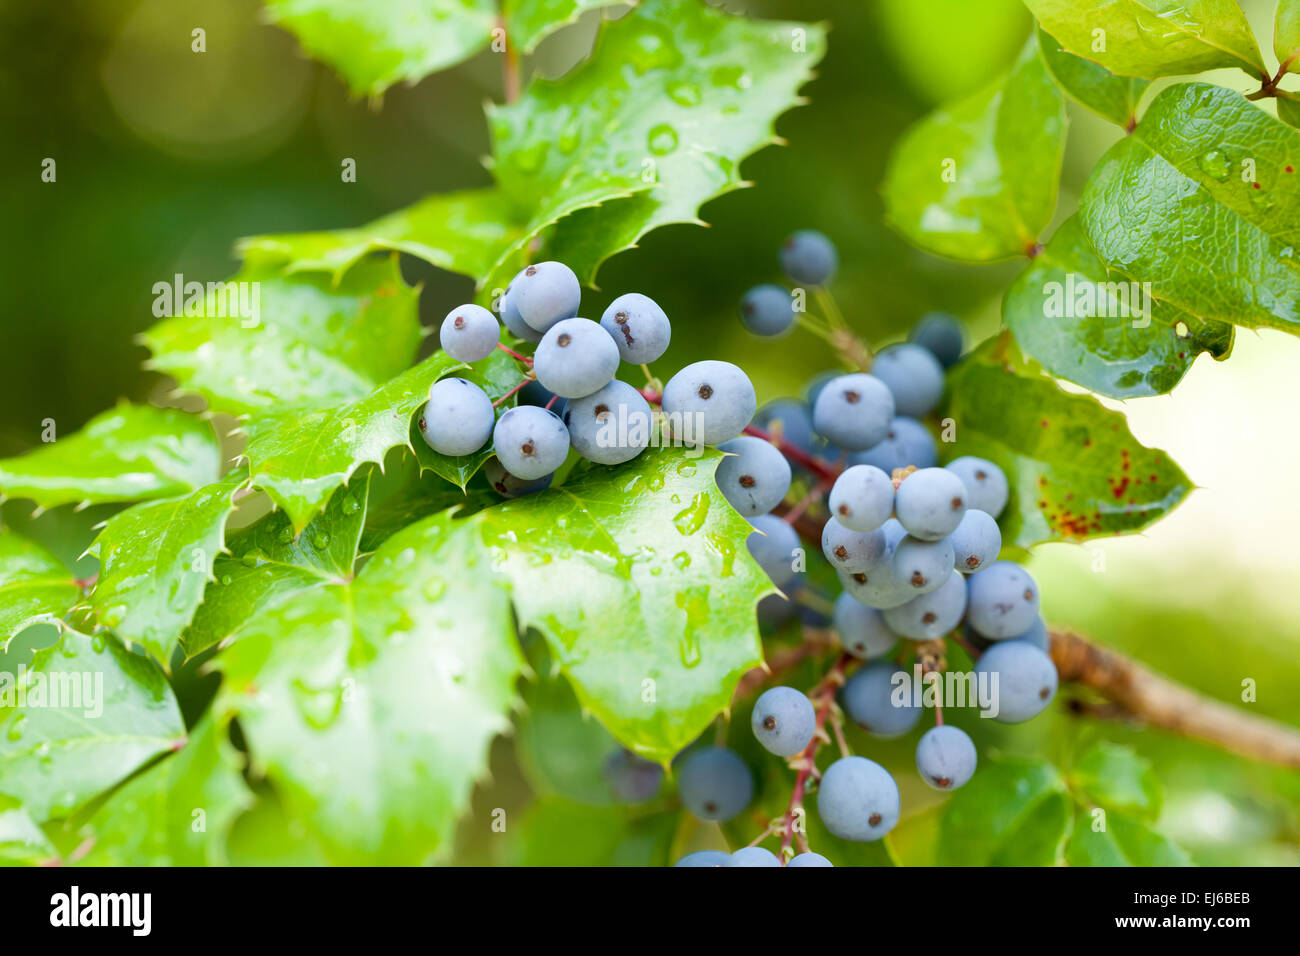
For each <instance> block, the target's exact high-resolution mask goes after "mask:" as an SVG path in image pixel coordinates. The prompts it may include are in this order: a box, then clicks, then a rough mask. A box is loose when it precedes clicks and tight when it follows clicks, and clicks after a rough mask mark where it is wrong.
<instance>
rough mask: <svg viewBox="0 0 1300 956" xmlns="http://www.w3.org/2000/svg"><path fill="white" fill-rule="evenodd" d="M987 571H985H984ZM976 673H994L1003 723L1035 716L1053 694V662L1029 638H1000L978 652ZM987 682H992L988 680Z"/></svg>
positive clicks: (995, 717)
mask: <svg viewBox="0 0 1300 956" xmlns="http://www.w3.org/2000/svg"><path fill="white" fill-rule="evenodd" d="M985 573H987V572H985ZM975 674H976V676H977V678H978V677H979V676H980V675H990V676H988V677H987V678H986V679H988V680H990V681H991V680H992V678H991V675H993V674H996V675H997V689H996V701H997V711H998V712H997V713H996V714H995V715H994V719H995V720H998V721H1001V722H1002V723H1004V724H1020V723H1024V722H1025V721H1026V720H1029V719H1030V718H1031V717H1036V716H1038V714H1040V713H1041V712H1042V711H1043V708H1045V707H1046V706H1047V705H1048V704H1050V703H1051V702H1052V698H1053V697H1054V696H1056V682H1057V675H1056V666H1055V665H1054V664H1053V663H1052V659H1051V658H1050V657H1048V656H1047V655H1046V654H1044V653H1043V652H1042V651H1040V650H1039V649H1038V648H1037V647H1035V646H1034V645H1033V644H1030V643H1029V642H1028V641H1015V640H1012V641H999V642H998V643H996V644H994V645H993V646H992V647H990V648H989V649H988V650H987V651H985V652H984V653H983V654H981V655H980V659H979V660H978V661H976V662H975ZM990 686H992V685H991V684H990Z"/></svg>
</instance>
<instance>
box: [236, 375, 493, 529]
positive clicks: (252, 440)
mask: <svg viewBox="0 0 1300 956" xmlns="http://www.w3.org/2000/svg"><path fill="white" fill-rule="evenodd" d="M465 368H468V366H465V365H463V364H462V363H460V362H457V361H456V360H455V359H453V358H452V357H451V356H449V355H448V354H447V353H446V352H435V353H434V354H433V355H431V356H429V357H428V358H427V359H425V360H424V361H423V362H421V363H420V364H419V365H416V366H415V367H413V368H410V369H407V370H406V371H405V372H403V373H402V374H401V375H398V376H397V377H396V378H394V379H392V380H391V381H389V382H386V383H385V384H383V385H381V386H379V388H377V389H375V390H374V391H373V392H371V393H370V394H369V395H367V396H365V397H364V398H360V399H357V400H356V401H353V402H348V403H346V404H343V405H338V406H335V407H333V408H324V409H319V410H316V411H311V412H287V413H284V414H277V415H267V416H265V417H261V418H256V419H254V420H253V421H252V422H250V423H249V425H248V427H247V431H248V444H247V445H246V446H245V448H244V456H245V457H246V458H247V459H248V467H249V471H250V473H251V475H252V481H253V484H254V485H256V486H257V487H259V488H261V489H263V490H264V491H266V493H267V494H269V495H270V496H271V499H272V500H273V501H275V503H276V504H277V505H279V506H280V507H282V508H283V509H284V510H285V512H286V513H287V514H288V516H289V520H290V521H291V522H292V524H293V529H294V532H295V533H298V532H301V531H302V529H303V528H305V527H306V526H307V523H308V522H309V521H311V519H312V517H313V516H314V515H316V514H317V513H318V512H319V511H320V510H321V509H322V508H324V507H325V504H326V502H328V501H329V500H330V496H331V495H333V494H334V491H335V490H336V489H337V488H339V487H341V486H342V485H343V484H345V483H346V482H347V481H348V479H350V478H351V477H352V475H353V473H355V472H356V470H357V469H358V468H360V467H361V466H362V465H364V464H366V463H367V462H373V463H374V464H379V463H381V462H382V461H383V460H384V455H386V454H387V453H388V451H389V450H390V449H392V448H396V447H397V446H399V445H402V446H406V447H410V442H411V418H412V416H413V415H414V414H415V411H416V409H418V408H419V407H420V406H421V405H423V404H424V402H425V401H426V400H427V399H428V397H429V386H430V385H432V384H433V383H434V382H435V381H437V380H438V379H440V378H442V377H443V376H444V375H448V374H452V373H454V372H457V371H458V370H460V369H465Z"/></svg>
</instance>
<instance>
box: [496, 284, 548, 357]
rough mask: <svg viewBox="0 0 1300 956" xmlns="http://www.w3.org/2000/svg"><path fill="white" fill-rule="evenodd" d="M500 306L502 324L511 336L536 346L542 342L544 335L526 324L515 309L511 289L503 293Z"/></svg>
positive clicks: (508, 288)
mask: <svg viewBox="0 0 1300 956" xmlns="http://www.w3.org/2000/svg"><path fill="white" fill-rule="evenodd" d="M498 304H499V307H500V310H501V324H502V325H504V326H505V327H506V328H507V329H509V330H510V334H511V335H513V336H514V337H515V338H517V339H523V340H524V341H525V342H532V343H533V344H534V345H536V344H537V343H538V342H540V341H541V340H542V333H541V332H538V331H537V330H536V329H535V328H533V327H532V326H531V325H529V324H528V323H527V322H525V321H524V319H523V316H521V315H520V314H519V310H518V309H517V308H515V297H514V296H513V295H512V294H511V291H510V287H507V288H506V291H505V292H504V293H502V295H501V300H500V302H499V303H498Z"/></svg>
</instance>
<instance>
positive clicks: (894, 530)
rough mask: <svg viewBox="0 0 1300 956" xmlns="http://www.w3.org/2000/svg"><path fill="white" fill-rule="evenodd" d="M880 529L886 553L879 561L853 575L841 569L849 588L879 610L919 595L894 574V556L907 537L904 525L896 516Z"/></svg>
mask: <svg viewBox="0 0 1300 956" xmlns="http://www.w3.org/2000/svg"><path fill="white" fill-rule="evenodd" d="M880 532H881V534H883V535H884V536H885V554H884V556H883V557H882V558H881V561H880V563H879V564H878V565H876V566H875V567H874V568H872V569H871V570H870V571H866V572H857V573H854V574H848V573H845V572H840V574H839V578H840V583H841V584H842V585H843V586H844V589H845V590H846V591H848V592H849V593H850V594H852V595H853V597H854V598H856V599H857V600H858V601H861V602H862V603H863V604H865V605H867V607H873V608H877V609H884V608H891V607H898V606H899V605H902V604H906V603H907V602H908V601H910V600H912V599H913V598H914V597H916V592H915V591H913V590H912V587H911V585H909V584H908V583H907V582H906V581H901V580H899V578H898V576H897V575H896V574H894V565H893V561H894V555H895V554H896V553H897V551H898V545H899V544H900V543H901V542H902V540H903V538H905V537H907V532H906V531H904V530H903V526H902V525H901V524H899V523H898V519H896V518H890V519H889V520H888V521H886V522H885V523H884V525H882V526H881V528H880Z"/></svg>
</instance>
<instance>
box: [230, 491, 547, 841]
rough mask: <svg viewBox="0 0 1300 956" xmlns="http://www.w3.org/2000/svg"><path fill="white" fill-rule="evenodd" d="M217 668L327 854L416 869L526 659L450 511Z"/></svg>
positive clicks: (478, 768)
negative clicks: (354, 577) (350, 580)
mask: <svg viewBox="0 0 1300 956" xmlns="http://www.w3.org/2000/svg"><path fill="white" fill-rule="evenodd" d="M216 662H217V665H218V666H219V667H220V668H221V670H222V671H223V672H224V674H225V678H226V679H225V682H224V683H223V685H222V691H221V696H220V697H219V699H218V702H217V705H216V706H217V707H218V711H219V712H223V711H226V710H230V711H234V712H235V713H237V714H238V716H239V720H240V726H241V727H242V728H243V731H244V735H245V737H246V739H247V740H248V744H249V752H250V755H251V759H252V761H253V767H254V769H255V770H256V771H257V772H259V773H265V774H266V775H267V776H269V778H270V779H271V781H272V782H273V784H274V785H275V787H276V789H277V791H278V792H279V793H280V794H281V795H282V797H283V800H284V802H285V805H286V808H287V809H288V811H289V813H290V815H291V817H292V818H294V819H297V820H300V821H302V822H303V823H304V824H305V825H306V827H307V829H308V831H309V832H310V833H312V834H313V835H314V836H315V837H316V838H317V840H318V841H319V843H320V844H321V845H322V846H323V847H324V848H325V850H326V853H327V855H328V856H329V858H330V860H331V861H332V862H334V863H340V864H347V863H370V864H377V863H389V864H405V865H412V864H418V863H422V862H425V861H427V860H429V859H430V858H431V857H432V856H433V855H434V854H435V853H437V852H438V851H440V850H444V849H445V848H446V847H447V846H448V845H449V843H450V841H451V836H452V833H453V828H454V825H455V822H456V820H457V818H458V817H459V816H460V814H461V813H462V812H463V811H464V810H465V808H466V806H467V805H468V801H469V796H470V790H471V788H472V786H473V783H474V781H475V780H477V779H478V778H479V777H480V776H482V775H483V773H484V772H485V771H486V760H487V748H488V744H489V743H490V741H491V740H492V738H493V737H494V736H495V735H496V734H498V733H500V732H502V731H504V730H505V729H506V728H507V727H508V726H509V721H508V719H507V716H506V714H507V712H508V710H509V708H510V706H511V704H512V702H513V701H514V693H515V692H514V683H515V679H516V677H517V676H518V674H519V671H520V667H521V663H522V658H521V656H520V653H519V648H518V645H517V642H516V639H515V628H514V624H513V621H512V619H511V614H510V605H509V600H508V598H507V596H506V594H505V592H504V591H503V590H502V588H501V587H500V585H499V584H498V582H497V581H496V580H495V579H494V577H493V575H492V573H491V569H490V568H489V567H488V565H487V557H486V555H485V554H484V552H483V547H482V544H481V543H480V542H479V541H478V540H477V537H476V535H475V532H474V529H473V528H472V527H470V526H469V525H468V524H467V523H464V522H455V521H453V520H452V518H451V516H450V515H449V514H442V515H437V516H434V517H433V518H429V519H426V520H424V521H421V522H419V523H418V524H415V525H412V526H411V527H409V528H407V529H406V530H404V531H402V532H400V533H398V534H397V535H394V536H393V537H392V538H390V539H389V540H388V541H387V542H385V543H384V545H383V546H382V547H380V549H379V550H378V551H377V552H376V553H375V554H374V556H373V557H372V558H371V559H370V561H369V563H368V564H367V565H366V567H365V568H364V569H363V570H362V571H361V573H360V574H359V575H358V576H357V578H356V580H355V581H353V582H352V583H351V584H348V585H333V586H328V587H324V588H316V589H313V590H310V591H305V592H303V593H301V594H299V595H297V596H295V597H294V598H292V599H291V600H289V601H287V602H285V603H283V604H280V605H277V606H276V607H274V608H271V609H269V610H267V611H266V612H265V613H263V614H261V615H259V616H258V618H257V619H256V620H254V621H253V622H251V623H250V624H249V625H248V626H247V627H246V628H245V629H244V631H243V633H242V635H241V636H240V639H239V640H237V641H236V642H235V643H234V644H232V645H231V646H230V647H229V648H227V649H226V650H225V651H224V652H223V653H222V654H221V655H220V656H219V657H218V658H216Z"/></svg>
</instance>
